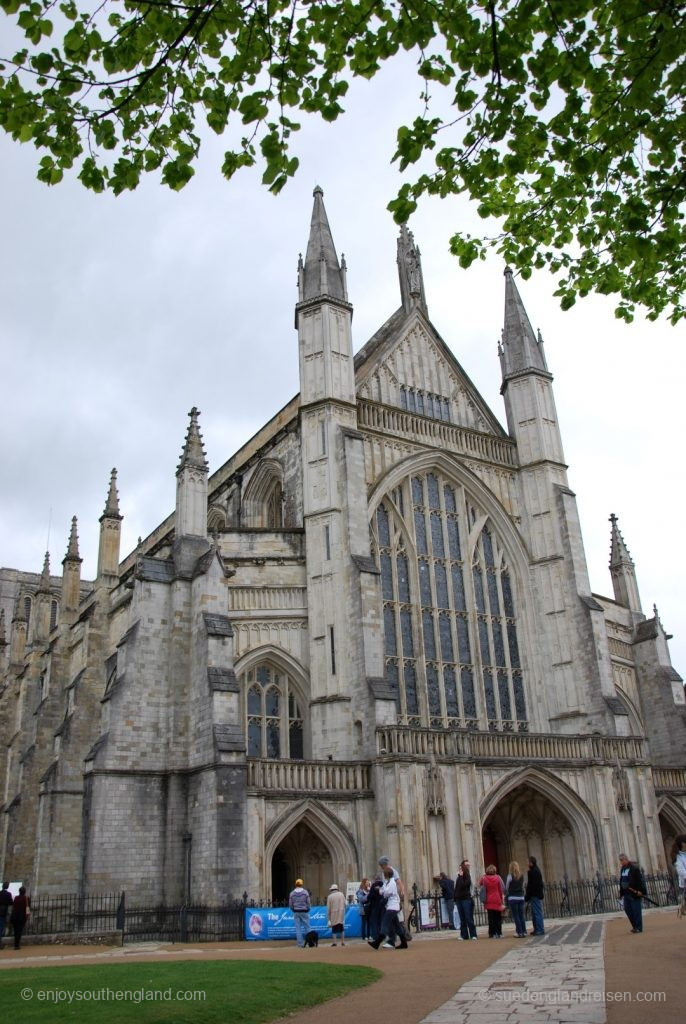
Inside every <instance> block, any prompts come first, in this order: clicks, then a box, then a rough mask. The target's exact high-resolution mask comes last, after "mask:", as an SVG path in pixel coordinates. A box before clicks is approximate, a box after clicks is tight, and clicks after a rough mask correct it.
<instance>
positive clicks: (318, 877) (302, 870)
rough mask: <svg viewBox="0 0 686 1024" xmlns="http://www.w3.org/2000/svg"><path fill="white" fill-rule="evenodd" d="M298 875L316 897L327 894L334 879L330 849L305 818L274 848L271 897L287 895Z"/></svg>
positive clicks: (279, 898)
mask: <svg viewBox="0 0 686 1024" xmlns="http://www.w3.org/2000/svg"><path fill="white" fill-rule="evenodd" d="M296 878H302V880H303V882H304V884H305V888H306V889H308V890H309V891H310V893H311V894H312V897H313V898H314V899H315V900H321V899H322V898H325V897H326V894H327V893H328V891H329V886H330V885H331V883H332V882H333V881H334V877H333V863H332V859H331V853H330V851H329V849H328V847H327V846H326V845H325V844H324V842H323V841H322V840H321V839H320V838H319V836H317V835H315V833H314V832H313V831H312V829H311V828H310V827H309V825H308V824H307V823H306V822H304V821H299V822H298V824H297V825H295V827H294V828H292V829H291V831H290V832H289V833H288V834H287V835H286V836H284V837H283V839H282V840H281V842H280V843H279V845H278V846H277V847H276V849H275V851H274V854H273V856H272V899H273V900H274V901H275V902H278V901H282V900H286V899H288V894H289V892H290V891H291V889H292V888H293V886H294V885H295V880H296Z"/></svg>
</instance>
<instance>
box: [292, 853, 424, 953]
mask: <svg viewBox="0 0 686 1024" xmlns="http://www.w3.org/2000/svg"><path fill="white" fill-rule="evenodd" d="M356 901H357V906H358V909H359V912H360V922H361V929H362V938H363V939H367V940H368V942H369V945H370V946H373V947H374V948H375V949H379V947H380V946H383V948H384V949H407V946H408V938H409V936H408V933H407V930H406V928H405V925H404V922H403V904H404V901H405V887H404V885H403V882H402V879H401V878H400V876H399V875H398V872H397V871H396V870H395V868H394V867H393V865H392V864H391V863H390V861H389V859H388V857H381V858H380V860H379V873H378V874H377V875H376V876H375V877H374V878H373V879H371V880H370V879H368V878H363V879H362V881H361V882H360V886H359V888H358V890H357V893H356ZM288 906H289V907H290V909H291V910H292V911H293V921H294V924H295V941H296V943H297V945H298V946H300V947H304V946H306V945H307V944H308V941H307V940H308V935H311V930H310V910H311V909H312V901H311V897H310V894H309V892H308V891H307V889H306V888H305V886H304V882H303V880H302V878H298V879H296V882H295V888H294V889H293V890H292V891H291V893H290V895H289V897H288ZM345 910H346V900H345V896H344V895H343V893H342V892H341V890H340V889H339V888H338V886H337V885H336V884H335V883H334V884H333V885H331V886H330V888H329V895H328V896H327V899H326V918H327V926H328V927H329V928H330V929H331V945H332V946H337V945H339V944H340V945H341V946H345ZM396 939H397V940H399V941H398V944H397V945H396Z"/></svg>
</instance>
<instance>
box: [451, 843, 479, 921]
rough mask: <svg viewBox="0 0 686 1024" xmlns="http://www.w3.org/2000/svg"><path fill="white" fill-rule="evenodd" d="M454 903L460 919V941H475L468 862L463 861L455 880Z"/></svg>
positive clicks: (472, 898)
mask: <svg viewBox="0 0 686 1024" xmlns="http://www.w3.org/2000/svg"><path fill="white" fill-rule="evenodd" d="M455 903H456V904H457V912H458V914H459V917H460V935H459V938H460V939H464V940H466V939H475V938H476V937H477V935H476V925H475V924H474V896H473V894H472V875H471V870H470V866H469V861H468V860H463V861H462V863H461V864H460V867H459V870H458V872H457V878H456V879H455Z"/></svg>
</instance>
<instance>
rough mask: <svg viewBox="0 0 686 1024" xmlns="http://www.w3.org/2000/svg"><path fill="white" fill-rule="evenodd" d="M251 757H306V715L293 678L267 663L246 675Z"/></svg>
mask: <svg viewBox="0 0 686 1024" xmlns="http://www.w3.org/2000/svg"><path fill="white" fill-rule="evenodd" d="M244 687H245V693H246V701H245V707H246V725H247V728H246V736H247V743H248V757H265V758H275V759H276V758H291V759H293V760H302V758H303V757H304V748H303V716H302V712H301V710H300V704H299V703H298V697H297V694H296V692H295V687H294V685H293V681H292V680H291V679H290V677H289V676H288V675H287V674H286V673H285V672H283V671H282V670H280V669H277V668H275V667H274V666H272V665H269V664H266V663H263V664H261V665H258V666H257V667H255V668H251V669H249V670H248V671H247V672H246V673H245V676H244Z"/></svg>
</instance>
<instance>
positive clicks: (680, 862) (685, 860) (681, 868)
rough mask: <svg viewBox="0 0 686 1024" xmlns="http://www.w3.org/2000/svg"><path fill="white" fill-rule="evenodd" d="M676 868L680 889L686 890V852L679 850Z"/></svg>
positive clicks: (675, 863)
mask: <svg viewBox="0 0 686 1024" xmlns="http://www.w3.org/2000/svg"><path fill="white" fill-rule="evenodd" d="M674 867H675V868H676V873H677V875H678V876H679V888H680V889H686V850H679V852H678V853H677V855H676V860H675V861H674Z"/></svg>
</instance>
